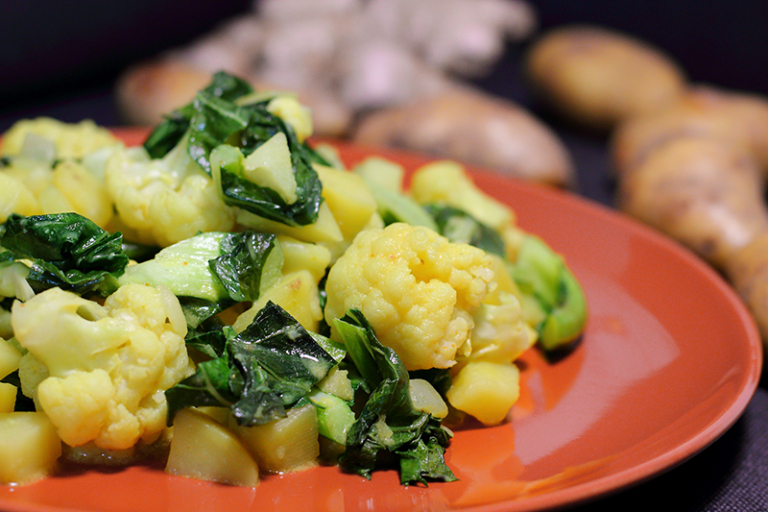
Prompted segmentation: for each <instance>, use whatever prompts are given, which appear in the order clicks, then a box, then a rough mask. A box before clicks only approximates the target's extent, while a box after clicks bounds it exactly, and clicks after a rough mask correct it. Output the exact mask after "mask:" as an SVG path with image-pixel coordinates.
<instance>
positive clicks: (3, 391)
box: [0, 382, 18, 413]
mask: <svg viewBox="0 0 768 512" xmlns="http://www.w3.org/2000/svg"><path fill="white" fill-rule="evenodd" d="M17 392H18V388H17V387H16V386H14V385H13V384H9V383H7V382H0V413H4V412H13V408H14V407H16V394H17Z"/></svg>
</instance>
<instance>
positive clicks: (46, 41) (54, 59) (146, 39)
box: [0, 0, 768, 129]
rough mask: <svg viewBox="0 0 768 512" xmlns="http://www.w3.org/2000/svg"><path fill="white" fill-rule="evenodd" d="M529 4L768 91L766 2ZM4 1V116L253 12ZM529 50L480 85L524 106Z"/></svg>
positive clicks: (74, 0) (169, 1) (694, 69)
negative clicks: (523, 62)
mask: <svg viewBox="0 0 768 512" xmlns="http://www.w3.org/2000/svg"><path fill="white" fill-rule="evenodd" d="M530 3H531V4H532V5H533V6H534V7H535V9H536V10H537V12H538V15H539V19H540V30H542V31H544V30H546V29H548V28H550V27H553V26H558V25H562V24H569V23H579V22H584V23H596V24H601V25H605V26H608V27H612V28H615V29H618V30H622V31H625V32H627V33H630V34H633V35H636V36H638V37H641V38H643V39H645V40H647V41H649V42H651V43H653V44H655V45H657V46H659V47H661V48H663V49H664V50H666V51H667V52H668V53H669V54H670V55H671V56H672V57H674V58H675V59H676V60H677V61H678V62H679V63H680V64H681V65H682V66H683V68H684V69H686V70H687V71H688V73H689V76H690V78H691V80H693V81H696V82H709V83H712V84H717V85H721V86H724V87H730V88H735V89H744V90H750V91H754V92H762V93H768V70H766V68H767V67H768V29H767V27H768V2H765V1H764V0H734V1H730V2H725V1H712V0H709V1H707V0H703V1H696V0H646V1H637V0H615V1H610V0H532V1H531V2H530ZM0 5H2V7H0V117H2V118H3V120H6V119H8V118H12V117H14V114H16V113H18V114H19V115H22V114H24V113H26V112H29V111H34V109H35V108H37V107H39V106H45V107H47V106H48V105H51V104H55V103H57V102H61V101H66V100H69V99H71V98H72V95H75V96H76V97H78V98H79V97H82V96H84V95H85V96H87V95H88V94H99V93H102V92H103V91H105V90H108V89H109V88H110V87H111V84H112V83H113V81H114V80H115V78H116V76H117V74H118V73H119V72H120V71H121V70H122V69H124V68H125V66H127V65H129V64H131V63H132V62H135V61H137V60H142V59H146V58H149V57H152V56H153V55H156V54H157V53H158V52H160V51H162V50H164V49H167V48H170V47H173V46H177V45H180V44H183V43H186V42H189V41H191V40H192V39H194V38H195V37H196V36H199V35H200V34H202V33H204V32H206V31H207V30H210V29H211V28H213V27H214V26H216V25H217V24H218V23H220V22H221V21H222V20H225V19H227V18H229V17H231V16H234V15H237V14H238V13H243V12H247V11H249V10H250V9H251V8H252V2H249V1H246V0H164V1H158V0H118V1H104V0H71V1H60V0H24V1H16V0H4V1H3V2H0ZM308 44H311V41H308ZM521 48H524V46H519V45H509V51H508V53H507V55H505V57H504V59H502V61H500V62H499V63H498V65H497V67H496V69H495V70H494V72H493V73H492V74H491V75H490V76H489V77H487V78H485V79H483V80H480V81H479V84H480V85H482V86H483V87H484V88H486V89H487V90H489V91H492V92H494V93H497V94H500V95H503V96H507V97H511V98H513V99H517V100H520V101H523V102H526V101H527V100H528V96H527V91H526V90H525V88H524V87H523V86H522V84H521V83H520V81H519V80H518V75H517V58H518V57H519V52H520V51H521ZM108 106H109V105H106V104H105V105H104V106H103V107H105V108H103V109H102V110H101V111H100V112H97V114H98V115H101V116H103V119H95V120H96V121H97V122H99V121H105V122H107V124H114V122H115V121H116V120H117V117H116V113H115V109H114V107H113V106H112V108H111V110H108V109H107V108H106V107H108ZM62 112H63V113H64V114H66V113H67V111H66V110H63V111H62ZM65 120H70V119H65ZM72 120H75V119H72ZM6 123H7V121H6ZM6 127H7V125H1V126H0V129H5V128H6Z"/></svg>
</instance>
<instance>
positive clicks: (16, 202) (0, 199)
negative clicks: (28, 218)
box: [0, 173, 43, 222]
mask: <svg viewBox="0 0 768 512" xmlns="http://www.w3.org/2000/svg"><path fill="white" fill-rule="evenodd" d="M11 213H19V214H21V215H38V214H40V213H43V210H42V208H41V207H40V203H39V202H38V201H37V199H36V198H35V196H33V195H32V192H30V191H29V189H28V188H27V187H25V186H24V184H23V183H21V182H20V181H18V180H16V179H14V178H12V177H10V176H7V175H6V174H5V173H0V222H5V221H6V219H7V218H8V216H9V215H10V214H11Z"/></svg>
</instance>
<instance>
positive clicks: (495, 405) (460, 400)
mask: <svg viewBox="0 0 768 512" xmlns="http://www.w3.org/2000/svg"><path fill="white" fill-rule="evenodd" d="M519 381H520V371H519V370H518V369H517V367H516V366H515V365H514V364H513V363H492V362H488V361H473V362H470V363H467V365H466V366H464V367H463V368H462V369H461V370H460V371H459V373H458V375H456V376H455V377H454V379H453V385H452V386H451V388H450V389H449V390H448V392H447V393H446V396H447V398H448V401H449V402H450V404H451V405H452V406H454V407H455V408H457V409H459V410H461V411H464V412H466V413H468V414H471V415H472V416H474V417H475V418H477V419H478V420H480V421H481V422H482V423H483V424H485V425H496V424H498V423H500V422H501V421H502V420H504V418H505V417H506V416H507V413H509V410H510V409H511V408H512V406H513V405H514V404H515V402H517V399H518V397H519V396H520V382H519Z"/></svg>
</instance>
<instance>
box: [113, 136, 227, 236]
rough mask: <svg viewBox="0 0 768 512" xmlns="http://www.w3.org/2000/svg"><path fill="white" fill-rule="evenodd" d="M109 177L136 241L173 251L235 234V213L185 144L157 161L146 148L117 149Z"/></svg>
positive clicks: (120, 212)
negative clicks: (203, 235) (192, 241)
mask: <svg viewBox="0 0 768 512" xmlns="http://www.w3.org/2000/svg"><path fill="white" fill-rule="evenodd" d="M105 179H106V184H107V190H108V191H109V193H110V194H111V196H112V198H113V200H114V202H115V208H116V209H117V213H118V215H119V220H120V222H121V223H122V224H124V225H126V226H127V227H128V228H129V233H130V234H131V236H134V237H137V238H138V239H137V240H136V239H135V240H133V241H135V242H141V243H147V244H157V245H159V246H161V247H167V246H169V245H172V244H174V243H176V242H180V241H182V240H185V239H187V238H190V237H192V236H194V235H196V234H197V233H200V232H210V231H229V230H231V229H232V228H233V226H234V224H235V214H234V210H233V209H232V208H230V207H229V206H227V205H225V204H224V201H223V199H222V198H221V193H220V192H219V190H218V189H217V187H216V184H215V183H214V181H213V180H212V179H211V178H210V177H209V176H208V175H207V174H205V172H204V171H203V170H202V169H201V168H200V167H199V166H198V165H197V164H196V163H195V162H193V161H192V159H191V158H189V155H188V154H187V152H186V147H185V146H184V145H183V144H180V145H178V146H176V147H175V148H174V149H173V150H172V151H171V152H170V153H168V155H166V156H165V157H164V158H162V159H155V160H152V159H150V158H149V156H148V155H147V153H146V151H144V150H143V148H131V149H130V150H123V151H117V152H116V153H115V154H114V155H113V156H112V157H111V158H110V159H109V161H108V162H107V167H106V172H105Z"/></svg>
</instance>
